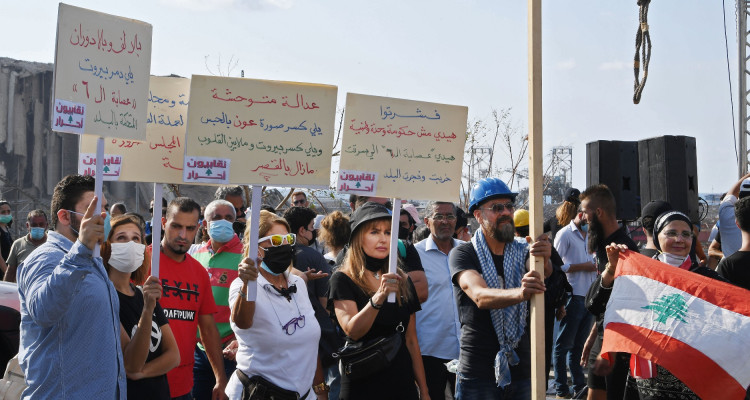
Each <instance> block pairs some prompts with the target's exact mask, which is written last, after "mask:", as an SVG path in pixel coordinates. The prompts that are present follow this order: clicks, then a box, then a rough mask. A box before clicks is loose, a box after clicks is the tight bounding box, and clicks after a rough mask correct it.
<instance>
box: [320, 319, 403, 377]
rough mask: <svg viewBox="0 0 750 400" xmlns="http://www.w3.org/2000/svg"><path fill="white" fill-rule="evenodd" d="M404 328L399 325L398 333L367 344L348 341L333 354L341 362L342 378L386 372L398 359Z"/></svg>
mask: <svg viewBox="0 0 750 400" xmlns="http://www.w3.org/2000/svg"><path fill="white" fill-rule="evenodd" d="M403 332H404V326H403V324H402V323H399V324H398V326H397V327H396V332H395V333H393V334H392V335H389V336H381V337H379V338H375V339H372V340H368V341H367V342H363V341H353V340H351V339H347V341H346V343H345V344H344V347H342V348H340V349H339V350H338V352H336V353H333V358H335V359H337V360H339V372H340V373H341V376H347V377H348V378H349V379H361V378H364V377H366V376H369V375H372V374H374V373H376V372H380V371H382V370H384V369H385V368H386V367H388V366H389V365H391V362H392V361H393V359H394V358H396V354H398V350H399V349H400V348H401V343H402V341H403V338H402V336H403Z"/></svg>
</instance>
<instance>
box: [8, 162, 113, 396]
mask: <svg viewBox="0 0 750 400" xmlns="http://www.w3.org/2000/svg"><path fill="white" fill-rule="evenodd" d="M102 205H103V207H102V208H101V212H96V196H94V178H92V177H88V176H81V175H69V176H66V177H65V178H63V179H62V180H61V181H60V182H59V183H58V184H57V186H55V191H54V193H53V195H52V204H51V207H50V208H51V211H52V213H51V217H52V224H53V225H54V227H55V230H54V231H51V232H49V234H48V238H47V242H46V243H45V244H43V245H42V246H40V247H39V248H37V249H36V250H34V252H33V253H31V254H30V255H29V257H28V258H26V261H25V262H24V265H23V266H22V268H19V270H18V277H17V278H18V294H19V298H20V301H21V344H20V346H19V352H18V359H19V362H20V364H21V368H23V370H24V373H25V375H26V384H27V385H28V386H29V387H28V388H27V389H26V390H25V391H24V393H23V397H24V398H25V399H28V398H37V399H53V398H59V399H125V398H126V397H127V396H126V381H125V379H126V377H125V368H124V366H123V361H122V351H121V347H120V329H121V328H120V319H119V309H120V303H119V300H118V297H117V292H116V291H115V288H114V286H113V285H112V282H111V281H110V280H109V278H108V276H107V272H106V271H105V270H104V266H103V265H102V260H101V258H99V257H96V258H94V257H92V252H93V250H94V248H95V247H96V246H99V244H100V243H102V242H103V241H104V240H105V234H104V233H105V226H104V216H105V215H106V214H105V211H106V210H107V206H106V201H105V200H104V198H102Z"/></svg>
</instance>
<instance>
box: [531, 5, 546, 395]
mask: <svg viewBox="0 0 750 400" xmlns="http://www.w3.org/2000/svg"><path fill="white" fill-rule="evenodd" d="M528 7H529V21H528V26H529V32H528V34H529V37H528V40H529V147H530V151H529V175H530V176H529V179H530V182H529V200H530V203H529V211H530V220H529V228H530V234H531V237H532V238H534V239H536V238H537V237H538V236H539V235H541V234H542V233H543V219H544V209H543V206H544V204H543V197H542V190H543V189H542V185H543V180H544V177H543V175H542V174H543V170H544V167H543V162H544V154H543V149H542V0H528ZM531 267H532V269H533V270H534V271H537V272H539V274H540V275H541V276H542V277H543V276H544V259H543V258H542V257H534V260H533V262H532V263H531ZM530 323H531V327H530V329H531V331H530V333H531V396H532V399H536V400H544V398H545V395H546V391H547V385H546V382H547V380H546V379H545V376H544V373H545V365H544V362H545V357H544V355H545V348H544V294H537V295H534V296H532V297H531V321H530Z"/></svg>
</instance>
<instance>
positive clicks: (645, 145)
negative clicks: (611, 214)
mask: <svg viewBox="0 0 750 400" xmlns="http://www.w3.org/2000/svg"><path fill="white" fill-rule="evenodd" d="M638 157H639V159H640V170H641V172H640V175H641V201H642V202H643V204H644V205H645V204H647V203H648V202H649V201H652V200H664V201H667V202H669V204H671V205H672V207H674V209H675V210H678V211H681V212H683V213H685V214H686V215H687V216H688V217H690V220H692V221H693V222H698V166H697V156H696V148H695V138H694V137H690V136H661V137H655V138H650V139H644V140H641V141H639V142H638Z"/></svg>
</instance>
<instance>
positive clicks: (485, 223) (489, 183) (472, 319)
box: [448, 178, 552, 400]
mask: <svg viewBox="0 0 750 400" xmlns="http://www.w3.org/2000/svg"><path fill="white" fill-rule="evenodd" d="M516 195H517V193H513V192H511V191H510V189H508V186H507V185H506V184H505V182H503V181H502V180H500V179H498V178H485V179H482V180H481V181H479V182H477V184H476V185H474V187H473V188H472V189H471V201H470V204H469V212H470V213H472V214H474V217H475V218H476V219H477V221H478V222H479V224H480V229H478V230H477V232H476V233H475V234H474V236H473V237H472V239H471V242H467V243H464V244H461V245H458V246H457V247H456V248H455V249H453V251H451V253H450V255H449V261H448V264H449V266H450V270H451V277H452V281H453V285H454V290H453V291H454V295H455V297H456V303H457V304H458V308H459V318H460V322H461V340H460V344H461V349H460V354H459V367H458V379H457V385H456V398H457V399H459V400H460V399H467V400H468V399H529V398H531V349H530V342H531V341H530V338H529V329H528V304H527V300H529V298H531V296H532V295H534V294H540V293H544V291H545V285H544V281H543V279H544V278H545V277H547V276H549V275H550V274H551V273H552V265H551V263H550V261H549V258H550V254H551V248H552V245H551V244H550V243H549V240H547V236H546V235H541V236H540V237H539V238H537V240H536V241H535V242H534V243H533V244H531V245H529V244H528V243H521V242H519V241H515V240H514V225H513V210H514V208H515V205H514V204H513V201H514V200H515V198H516ZM530 255H531V256H535V257H543V259H544V261H543V262H544V273H545V276H541V275H540V274H539V273H538V272H536V271H529V272H527V271H528V270H529V256H530Z"/></svg>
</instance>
